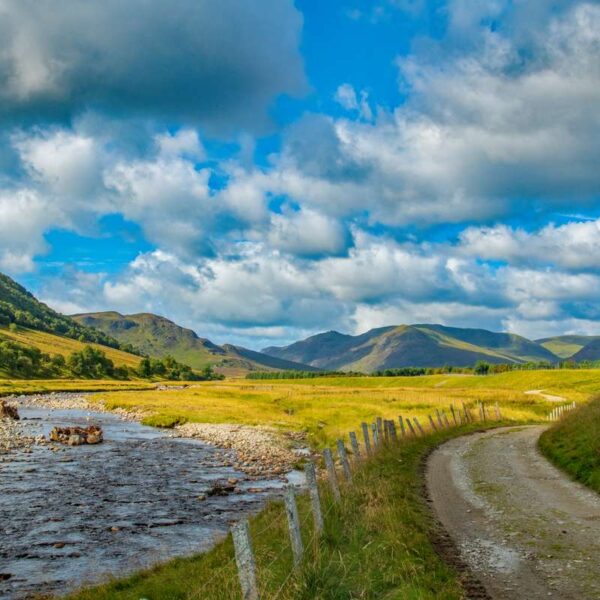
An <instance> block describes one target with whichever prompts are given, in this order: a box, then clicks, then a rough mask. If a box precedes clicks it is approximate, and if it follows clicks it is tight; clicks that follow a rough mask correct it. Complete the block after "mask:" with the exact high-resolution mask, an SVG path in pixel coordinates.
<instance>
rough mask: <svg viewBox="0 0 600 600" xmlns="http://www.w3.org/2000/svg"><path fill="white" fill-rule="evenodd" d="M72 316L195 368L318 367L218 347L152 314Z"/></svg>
mask: <svg viewBox="0 0 600 600" xmlns="http://www.w3.org/2000/svg"><path fill="white" fill-rule="evenodd" d="M71 318H73V319H74V320H75V321H77V322H78V323H82V324H84V325H86V326H88V327H93V328H96V329H98V330H100V331H102V332H104V333H106V334H107V335H110V336H112V337H114V338H116V339H117V340H119V341H121V342H124V343H125V342H126V343H129V344H133V345H134V346H135V347H137V348H140V349H141V350H142V351H143V352H145V353H146V354H150V355H152V356H157V357H159V358H164V357H166V356H172V357H173V358H175V360H178V361H180V362H183V363H185V364H188V365H190V366H191V367H192V368H195V369H203V368H204V367H206V366H208V365H210V366H212V367H214V368H216V369H218V370H219V371H221V372H226V373H228V374H241V373H243V372H244V371H256V370H296V371H300V370H307V371H316V370H318V368H315V367H314V366H311V365H305V364H299V363H297V362H296V361H290V360H286V359H279V358H277V357H273V356H269V355H266V354H262V353H261V352H257V351H254V350H249V349H247V348H242V347H241V346H234V345H232V344H225V345H223V346H219V345H217V344H214V343H213V342H211V341H210V340H208V339H207V338H203V337H200V336H198V334H197V333H196V332H195V331H193V330H191V329H188V328H186V327H182V326H181V325H178V324H177V323H175V322H174V321H172V320H170V319H168V318H166V317H163V316H161V315H156V314H153V313H148V312H143V313H135V314H130V315H123V314H121V313H119V312H116V311H104V312H93V313H78V314H75V315H71Z"/></svg>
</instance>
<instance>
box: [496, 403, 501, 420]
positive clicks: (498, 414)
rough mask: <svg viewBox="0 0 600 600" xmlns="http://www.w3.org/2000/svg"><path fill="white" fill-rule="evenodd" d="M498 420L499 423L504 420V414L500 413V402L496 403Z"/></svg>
mask: <svg viewBox="0 0 600 600" xmlns="http://www.w3.org/2000/svg"><path fill="white" fill-rule="evenodd" d="M496 419H497V420H498V421H501V420H502V414H501V413H500V404H498V402H496Z"/></svg>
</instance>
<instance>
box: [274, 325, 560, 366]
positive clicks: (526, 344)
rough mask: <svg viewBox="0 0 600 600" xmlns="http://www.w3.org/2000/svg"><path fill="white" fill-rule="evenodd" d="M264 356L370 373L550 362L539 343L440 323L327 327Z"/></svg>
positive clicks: (549, 355)
mask: <svg viewBox="0 0 600 600" xmlns="http://www.w3.org/2000/svg"><path fill="white" fill-rule="evenodd" d="M263 352H264V353H265V354H269V355H271V356H274V357H277V358H280V359H285V360H294V361H299V362H304V363H306V364H309V365H313V366H316V367H319V368H322V369H327V370H341V371H353V370H356V371H363V372H372V371H377V370H381V369H391V368H400V367H408V366H412V367H439V366H443V365H449V366H461V367H463V366H471V365H474V364H475V363H476V362H477V361H479V360H485V361H487V362H490V363H511V362H512V363H524V362H530V361H535V362H537V361H549V362H555V361H557V360H558V357H557V356H556V355H554V354H553V353H552V352H550V351H549V350H548V349H547V348H544V347H542V346H541V345H540V344H538V343H536V342H533V341H531V340H528V339H526V338H523V337H521V336H518V335H515V334H508V333H494V332H491V331H486V330H484V329H460V328H455V327H444V326H442V325H400V326H398V327H382V328H379V329H372V330H370V331H368V332H366V333H363V334H361V335H357V336H352V335H345V334H341V333H338V332H336V331H329V332H327V333H322V334H318V335H314V336H311V337H309V338H307V339H306V340H302V341H299V342H296V343H294V344H291V345H290V346H285V347H281V348H279V347H269V348H265V349H264V350H263Z"/></svg>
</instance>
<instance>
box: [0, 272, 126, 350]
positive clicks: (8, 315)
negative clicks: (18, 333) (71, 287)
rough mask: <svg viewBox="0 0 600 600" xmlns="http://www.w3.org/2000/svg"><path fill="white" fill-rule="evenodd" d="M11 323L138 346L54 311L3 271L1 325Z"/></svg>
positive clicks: (83, 339) (109, 343) (111, 344)
mask: <svg viewBox="0 0 600 600" xmlns="http://www.w3.org/2000/svg"><path fill="white" fill-rule="evenodd" d="M11 323H15V324H17V325H21V326H23V327H26V328H28V329H33V330H37V331H46V332H48V333H53V334H56V335H59V336H63V337H68V338H71V339H74V340H78V341H81V342H89V343H96V344H101V345H103V346H109V347H111V348H121V349H122V350H126V351H128V352H135V349H134V348H132V347H129V346H127V345H126V344H122V343H120V342H119V341H117V340H116V339H114V338H113V337H110V336H109V335H107V334H106V333H103V332H102V331H99V330H96V329H92V328H90V327H86V326H85V324H82V323H77V322H76V321H74V320H73V319H70V318H69V317H66V316H65V315H61V314H60V313H58V312H56V311H55V310H52V309H51V308H50V307H49V306H46V305H45V304H44V303H42V302H40V301H39V300H38V299H37V298H35V296H33V294H31V293H29V292H28V291H27V290H26V289H25V288H24V287H23V286H21V285H19V284H18V283H17V282H16V281H14V280H12V279H11V278H10V277H8V276H7V275H4V274H3V273H0V326H8V325H10V324H11Z"/></svg>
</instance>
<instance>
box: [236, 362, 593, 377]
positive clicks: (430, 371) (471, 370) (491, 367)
mask: <svg viewBox="0 0 600 600" xmlns="http://www.w3.org/2000/svg"><path fill="white" fill-rule="evenodd" d="M559 369H600V360H595V361H591V360H585V361H580V362H575V361H573V360H565V361H561V362H557V363H552V362H547V361H542V362H526V363H489V362H486V361H478V362H477V363H476V364H475V365H474V366H472V367H454V366H451V365H445V366H442V367H399V368H396V369H381V370H379V371H374V372H373V373H361V372H360V371H252V372H250V373H248V374H247V375H246V379H317V378H322V377H420V376H424V375H447V374H451V373H455V374H459V375H461V374H462V375H494V374H498V373H508V372H509V371H540V370H559Z"/></svg>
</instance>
